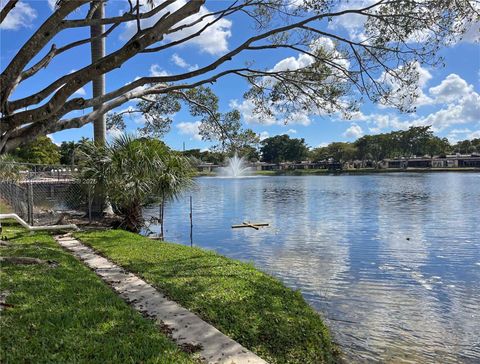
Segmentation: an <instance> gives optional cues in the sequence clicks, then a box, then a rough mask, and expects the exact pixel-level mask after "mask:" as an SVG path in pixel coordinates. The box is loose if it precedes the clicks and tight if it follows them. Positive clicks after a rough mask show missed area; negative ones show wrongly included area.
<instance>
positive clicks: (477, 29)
mask: <svg viewBox="0 0 480 364" xmlns="http://www.w3.org/2000/svg"><path fill="white" fill-rule="evenodd" d="M462 41H464V42H468V43H476V42H480V22H478V21H477V22H474V23H472V24H470V26H469V27H468V28H467V31H466V32H465V34H463V37H462Z"/></svg>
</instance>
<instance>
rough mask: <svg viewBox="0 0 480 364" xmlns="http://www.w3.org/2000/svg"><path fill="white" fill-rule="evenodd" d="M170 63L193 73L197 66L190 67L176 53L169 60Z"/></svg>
mask: <svg viewBox="0 0 480 364" xmlns="http://www.w3.org/2000/svg"><path fill="white" fill-rule="evenodd" d="M171 60H172V62H173V63H175V64H176V65H177V66H178V67H180V68H185V69H188V70H189V71H195V70H197V69H198V65H197V64H194V65H191V64H189V63H188V62H187V61H185V60H184V59H183V58H182V57H180V56H179V55H178V54H177V53H174V54H173V55H172V58H171Z"/></svg>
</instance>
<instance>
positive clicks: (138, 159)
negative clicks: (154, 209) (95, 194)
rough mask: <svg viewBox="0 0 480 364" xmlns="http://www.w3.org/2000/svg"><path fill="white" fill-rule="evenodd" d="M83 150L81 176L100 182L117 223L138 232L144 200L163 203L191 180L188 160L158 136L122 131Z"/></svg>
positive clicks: (142, 224) (142, 223) (96, 184)
mask: <svg viewBox="0 0 480 364" xmlns="http://www.w3.org/2000/svg"><path fill="white" fill-rule="evenodd" d="M85 151H86V153H87V154H88V157H89V158H85V162H84V165H83V166H82V169H81V171H82V173H81V176H82V179H83V180H84V181H85V180H88V181H92V182H93V184H94V185H95V186H103V187H102V188H103V191H104V193H105V195H106V196H107V197H108V200H109V201H110V202H111V203H112V205H113V208H114V210H115V212H116V213H117V214H118V215H119V216H120V217H121V218H122V222H121V227H123V228H124V229H126V230H129V231H134V232H139V231H140V230H141V228H142V227H143V226H144V225H145V221H144V218H143V215H142V210H143V208H144V207H145V206H146V205H147V204H151V203H155V202H160V203H164V202H165V200H166V199H168V198H172V197H173V196H176V195H178V193H180V192H181V191H182V190H183V189H185V188H187V187H188V186H190V184H191V177H192V173H191V167H190V164H189V162H188V160H187V159H186V158H184V157H181V156H179V155H176V154H175V153H174V152H172V151H171V150H170V149H169V148H168V147H167V146H166V145H165V144H164V143H162V142H161V141H159V140H154V139H146V138H135V137H133V136H131V135H123V136H120V137H118V138H116V139H114V140H113V141H112V142H111V143H109V144H107V145H106V146H105V147H102V146H98V145H95V144H91V145H89V146H88V148H86V149H85ZM162 212H163V208H162ZM162 226H163V224H162Z"/></svg>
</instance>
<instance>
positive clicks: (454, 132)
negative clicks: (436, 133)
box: [450, 128, 472, 134]
mask: <svg viewBox="0 0 480 364" xmlns="http://www.w3.org/2000/svg"><path fill="white" fill-rule="evenodd" d="M471 132H472V131H471V130H470V129H468V128H465V129H453V130H450V134H467V133H471Z"/></svg>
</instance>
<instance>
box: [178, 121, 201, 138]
mask: <svg viewBox="0 0 480 364" xmlns="http://www.w3.org/2000/svg"><path fill="white" fill-rule="evenodd" d="M200 125H202V122H201V121H194V122H182V123H179V124H177V129H178V131H179V133H180V134H182V135H189V136H190V137H192V138H193V139H195V140H202V136H201V135H200V129H199V128H200Z"/></svg>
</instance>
